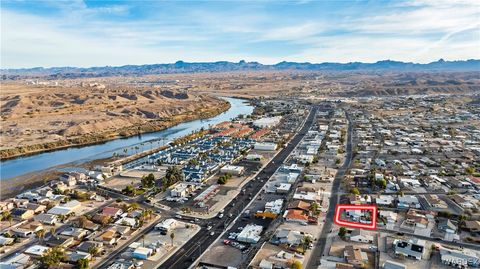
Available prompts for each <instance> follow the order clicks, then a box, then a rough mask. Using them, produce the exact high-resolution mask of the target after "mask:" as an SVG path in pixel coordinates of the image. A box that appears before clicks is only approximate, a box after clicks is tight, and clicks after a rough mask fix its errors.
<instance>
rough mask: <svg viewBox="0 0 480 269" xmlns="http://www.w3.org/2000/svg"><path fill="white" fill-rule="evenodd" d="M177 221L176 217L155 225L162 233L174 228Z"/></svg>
mask: <svg viewBox="0 0 480 269" xmlns="http://www.w3.org/2000/svg"><path fill="white" fill-rule="evenodd" d="M176 225H177V221H176V220H174V219H166V220H164V221H162V222H160V223H159V224H157V225H156V226H155V230H159V231H160V233H161V234H167V233H168V232H169V231H170V230H171V229H174V228H175V226H176Z"/></svg>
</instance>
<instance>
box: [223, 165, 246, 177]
mask: <svg viewBox="0 0 480 269" xmlns="http://www.w3.org/2000/svg"><path fill="white" fill-rule="evenodd" d="M244 171H245V167H243V166H237V165H225V166H223V167H222V168H221V169H220V173H223V174H226V173H228V174H231V175H236V176H238V175H241V174H243V172H244Z"/></svg>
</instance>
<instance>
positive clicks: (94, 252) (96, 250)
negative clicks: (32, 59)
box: [87, 246, 100, 260]
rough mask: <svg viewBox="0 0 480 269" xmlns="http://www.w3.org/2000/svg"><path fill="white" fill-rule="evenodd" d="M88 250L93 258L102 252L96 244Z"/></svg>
mask: <svg viewBox="0 0 480 269" xmlns="http://www.w3.org/2000/svg"><path fill="white" fill-rule="evenodd" d="M87 251H88V253H89V254H90V255H91V256H92V260H93V259H95V256H97V255H98V253H100V249H99V248H98V247H96V246H90V247H89V248H88V250H87Z"/></svg>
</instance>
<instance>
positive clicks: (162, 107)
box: [0, 81, 229, 159]
mask: <svg viewBox="0 0 480 269" xmlns="http://www.w3.org/2000/svg"><path fill="white" fill-rule="evenodd" d="M65 84H67V83H65V82H62V85H65ZM68 84H71V85H67V86H51V85H52V84H47V85H38V84H36V85H27V84H26V83H25V82H18V81H16V82H8V83H2V90H1V95H0V98H1V99H0V105H1V115H2V122H1V124H2V129H1V132H0V136H1V138H2V140H1V149H0V153H1V158H2V159H4V158H11V157H15V156H20V155H24V154H30V153H35V152H41V151H46V150H52V149H56V148H60V147H68V146H76V145H84V144H91V143H97V142H103V141H106V140H110V139H113V138H117V137H120V136H131V135H135V134H138V133H144V132H151V131H158V130H162V129H165V128H168V127H170V126H172V125H175V124H178V123H180V122H184V121H189V120H194V119H198V118H205V117H211V116H213V115H216V114H219V113H221V112H223V111H225V110H227V109H228V108H229V103H228V102H226V101H224V100H221V99H218V98H215V97H212V96H209V95H205V94H195V93H194V94H190V93H188V92H186V91H181V90H165V89H158V88H144V87H119V86H117V85H112V86H110V85H108V84H106V86H105V84H99V83H97V84H95V83H82V84H80V85H77V84H76V83H74V82H71V81H70V82H68ZM53 85H57V83H55V84H53Z"/></svg>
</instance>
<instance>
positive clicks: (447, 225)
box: [437, 219, 457, 234]
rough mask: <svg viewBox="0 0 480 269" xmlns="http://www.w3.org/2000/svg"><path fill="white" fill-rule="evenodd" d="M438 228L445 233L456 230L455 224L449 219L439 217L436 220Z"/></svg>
mask: <svg viewBox="0 0 480 269" xmlns="http://www.w3.org/2000/svg"><path fill="white" fill-rule="evenodd" d="M437 227H438V230H440V231H442V232H446V233H452V234H453V233H455V232H456V231H457V225H456V224H455V223H453V222H452V221H451V220H450V219H440V220H439V222H438V225H437Z"/></svg>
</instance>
